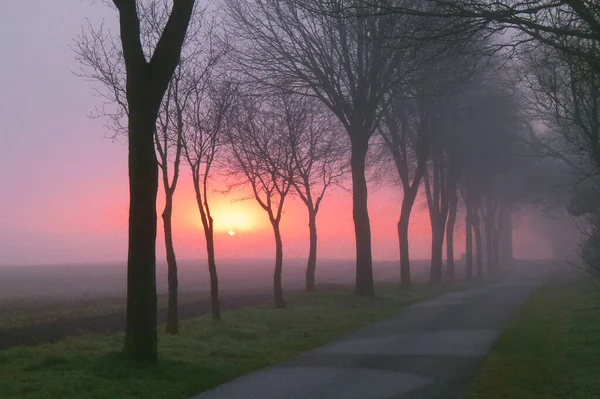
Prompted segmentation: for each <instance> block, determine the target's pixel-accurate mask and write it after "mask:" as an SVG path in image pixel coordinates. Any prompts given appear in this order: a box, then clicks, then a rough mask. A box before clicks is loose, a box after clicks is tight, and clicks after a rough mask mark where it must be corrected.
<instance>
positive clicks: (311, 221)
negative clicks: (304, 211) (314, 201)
mask: <svg viewBox="0 0 600 399" xmlns="http://www.w3.org/2000/svg"><path fill="white" fill-rule="evenodd" d="M308 230H309V236H310V244H309V245H310V246H309V249H308V263H307V265H306V285H305V290H306V291H307V292H313V291H315V290H316V284H315V270H316V268H317V214H316V212H315V211H312V210H309V211H308Z"/></svg>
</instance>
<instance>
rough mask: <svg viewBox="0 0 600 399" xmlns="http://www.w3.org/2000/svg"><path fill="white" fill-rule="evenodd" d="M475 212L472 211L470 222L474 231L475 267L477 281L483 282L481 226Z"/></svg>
mask: <svg viewBox="0 0 600 399" xmlns="http://www.w3.org/2000/svg"><path fill="white" fill-rule="evenodd" d="M476 212H477V210H473V211H472V212H471V214H472V216H473V217H472V221H473V229H474V230H475V254H476V256H477V258H476V267H477V280H483V243H482V242H481V226H480V222H479V216H477V213H476Z"/></svg>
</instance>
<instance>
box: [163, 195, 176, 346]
mask: <svg viewBox="0 0 600 399" xmlns="http://www.w3.org/2000/svg"><path fill="white" fill-rule="evenodd" d="M172 215H173V193H172V192H169V191H167V192H166V193H165V209H164V210H163V213H162V219H163V227H164V231H165V249H166V252H167V278H168V282H169V284H168V285H169V294H168V295H169V299H168V305H167V328H166V332H167V334H178V333H179V315H178V299H177V297H178V290H179V282H178V279H177V260H176V258H175V249H174V248H173V229H172Z"/></svg>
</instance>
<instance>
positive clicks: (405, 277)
mask: <svg viewBox="0 0 600 399" xmlns="http://www.w3.org/2000/svg"><path fill="white" fill-rule="evenodd" d="M420 174H421V175H422V172H421V173H420ZM420 179H421V177H419V180H420ZM413 184H415V188H414V189H412V190H411V189H409V190H407V189H405V190H404V198H403V199H402V208H401V211H400V220H399V221H398V243H399V247H400V285H401V286H402V287H406V288H408V287H410V286H411V284H412V281H411V277H410V254H409V244H408V227H409V226H410V215H411V212H412V208H413V206H414V204H415V199H416V198H417V192H418V190H417V187H418V186H417V185H418V182H417V183H413Z"/></svg>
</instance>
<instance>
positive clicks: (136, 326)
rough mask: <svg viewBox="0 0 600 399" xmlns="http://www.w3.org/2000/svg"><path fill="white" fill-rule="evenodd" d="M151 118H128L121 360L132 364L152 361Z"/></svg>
mask: <svg viewBox="0 0 600 399" xmlns="http://www.w3.org/2000/svg"><path fill="white" fill-rule="evenodd" d="M155 122H156V115H154V114H153V113H152V111H151V110H149V109H146V108H145V107H144V105H143V104H140V105H138V106H136V105H135V104H130V114H129V246H128V257H127V315H126V324H125V341H124V346H123V354H124V355H125V357H126V358H127V359H129V360H132V361H156V359H157V335H156V328H157V327H156V323H157V320H156V311H157V309H156V306H157V305H156V230H157V215H156V198H157V193H158V164H157V161H156V154H155V152H154V129H155Z"/></svg>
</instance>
